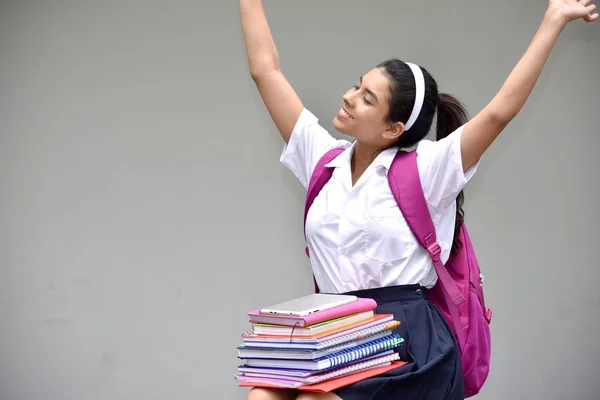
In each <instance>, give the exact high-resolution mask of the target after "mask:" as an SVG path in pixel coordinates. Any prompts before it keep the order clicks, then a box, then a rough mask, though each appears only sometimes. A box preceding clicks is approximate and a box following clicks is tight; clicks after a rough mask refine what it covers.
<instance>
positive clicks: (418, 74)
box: [404, 63, 425, 130]
mask: <svg viewBox="0 0 600 400" xmlns="http://www.w3.org/2000/svg"><path fill="white" fill-rule="evenodd" d="M406 65H408V66H409V67H410V69H411V70H412V73H413V75H414V77H415V88H416V92H415V105H414V107H413V110H412V113H411V114H410V118H409V119H408V121H406V124H404V126H405V130H409V129H410V128H411V127H412V126H413V124H414V123H415V121H416V120H417V118H418V117H419V114H420V113H421V108H423V100H425V77H423V71H422V70H421V68H420V67H419V66H418V65H415V64H412V63H406Z"/></svg>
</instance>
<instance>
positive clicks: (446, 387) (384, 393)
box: [335, 285, 464, 400]
mask: <svg viewBox="0 0 600 400" xmlns="http://www.w3.org/2000/svg"><path fill="white" fill-rule="evenodd" d="M348 294H354V295H356V296H358V297H368V298H372V299H374V300H375V301H376V302H377V304H378V307H377V309H376V312H377V313H380V314H394V316H395V318H396V319H397V320H398V321H400V326H399V327H397V328H396V329H395V331H396V332H397V333H398V334H400V336H402V337H403V338H404V343H403V344H402V347H400V348H399V349H398V350H397V351H398V352H399V353H400V357H401V359H402V360H403V361H408V364H406V365H404V366H402V367H398V368H396V369H393V370H391V371H389V372H387V373H385V374H382V375H379V376H375V377H373V378H369V379H366V380H363V381H361V382H357V383H355V384H352V385H350V386H346V387H343V388H340V389H337V390H336V391H335V394H337V395H338V396H339V397H341V398H342V399H343V400H390V399H402V400H413V399H414V400H416V399H419V400H444V399H446V400H458V399H464V384H463V379H462V368H461V362H460V355H459V353H458V348H457V344H456V340H455V337H454V334H453V333H452V331H451V330H450V326H449V325H448V324H447V322H446V320H445V319H444V317H443V316H442V314H440V312H439V310H438V308H437V307H436V306H435V305H433V304H432V303H431V302H430V301H429V300H427V296H426V290H425V289H424V288H422V287H421V286H419V285H407V286H394V287H385V288H378V289H369V290H360V291H355V292H350V293H348Z"/></svg>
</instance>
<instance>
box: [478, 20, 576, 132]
mask: <svg viewBox="0 0 600 400" xmlns="http://www.w3.org/2000/svg"><path fill="white" fill-rule="evenodd" d="M564 26H565V23H564V22H563V21H561V20H559V19H558V18H554V17H552V16H551V15H548V14H547V15H546V16H545V17H544V19H543V21H542V23H541V25H540V27H539V29H538V31H537V33H536V34H535V36H534V38H533V40H532V42H531V44H530V45H529V48H528V49H527V51H526V52H525V54H524V55H523V57H522V58H521V59H520V61H519V62H518V63H517V65H516V66H515V68H514V69H513V70H512V72H511V73H510V75H509V76H508V78H507V79H506V81H505V82H504V85H503V86H502V88H501V89H500V91H499V92H498V94H497V95H496V96H495V97H494V99H493V100H492V101H491V102H490V104H489V105H488V108H489V111H490V112H491V113H492V114H493V115H494V117H495V118H497V119H498V120H499V121H500V122H501V123H508V122H510V120H512V119H513V118H514V117H515V116H516V115H517V114H518V113H519V111H520V110H521V108H522V107H523V105H524V104H525V102H526V101H527V99H528V98H529V96H530V94H531V92H532V90H533V88H534V86H535V84H536V82H537V81H538V78H539V77H540V74H541V72H542V69H543V68H544V65H545V64H546V61H547V60H548V57H549V56H550V53H551V51H552V48H553V47H554V44H555V43H556V40H557V39H558V37H559V35H560V33H561V32H562V30H563V28H564Z"/></svg>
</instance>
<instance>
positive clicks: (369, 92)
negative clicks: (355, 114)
mask: <svg viewBox="0 0 600 400" xmlns="http://www.w3.org/2000/svg"><path fill="white" fill-rule="evenodd" d="M362 80H363V77H362V76H361V77H360V84H361V85H362ZM365 90H366V92H367V93H368V94H369V95H370V96H371V97H373V98H374V99H375V101H376V102H379V99H378V98H377V95H376V94H375V93H373V91H372V90H370V89H365Z"/></svg>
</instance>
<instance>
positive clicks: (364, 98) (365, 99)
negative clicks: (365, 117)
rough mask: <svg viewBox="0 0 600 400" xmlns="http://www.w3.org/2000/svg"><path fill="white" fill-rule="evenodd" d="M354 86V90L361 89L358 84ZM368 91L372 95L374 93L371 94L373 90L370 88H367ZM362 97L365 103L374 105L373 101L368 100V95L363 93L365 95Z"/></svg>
mask: <svg viewBox="0 0 600 400" xmlns="http://www.w3.org/2000/svg"><path fill="white" fill-rule="evenodd" d="M353 88H354V90H359V89H360V87H358V86H357V85H354V87H353ZM367 93H369V94H370V95H372V94H371V93H372V92H371V91H370V90H367ZM362 99H363V101H364V102H365V103H367V104H368V105H370V106H372V105H373V103H371V102H370V101H369V100H367V96H364V95H363V96H362Z"/></svg>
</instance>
